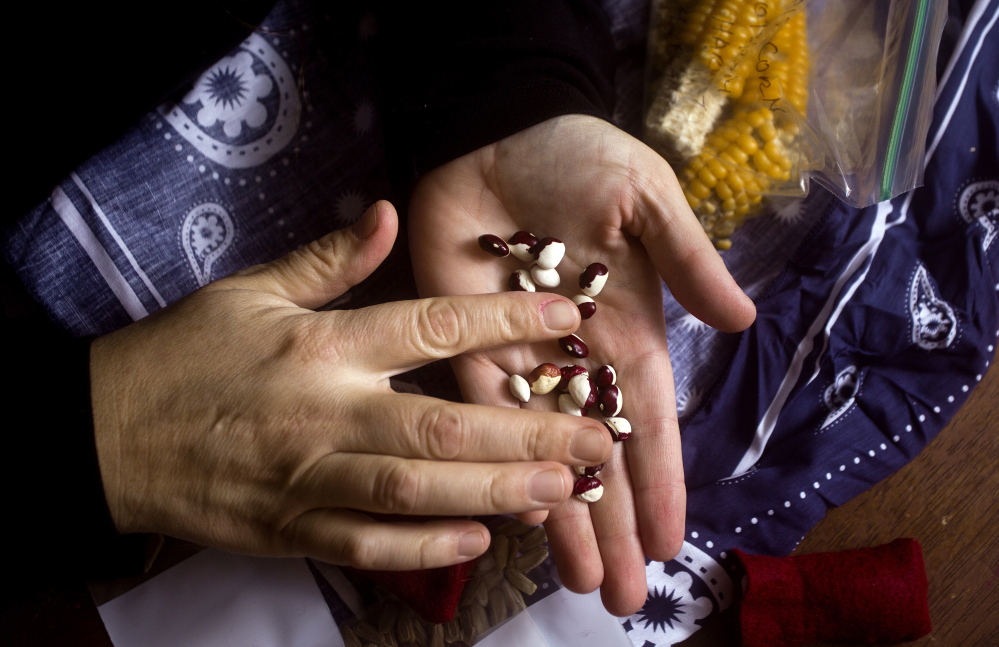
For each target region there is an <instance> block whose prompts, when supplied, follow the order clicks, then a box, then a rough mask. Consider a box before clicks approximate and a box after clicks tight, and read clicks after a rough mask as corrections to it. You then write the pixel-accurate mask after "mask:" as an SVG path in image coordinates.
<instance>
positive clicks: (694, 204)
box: [683, 189, 701, 209]
mask: <svg viewBox="0 0 999 647" xmlns="http://www.w3.org/2000/svg"><path fill="white" fill-rule="evenodd" d="M683 196H684V197H685V198H687V204H689V205H690V208H691V209H697V208H698V207H700V206H701V199H700V198H698V197H697V196H695V195H694V194H693V193H691V192H690V189H684V190H683Z"/></svg>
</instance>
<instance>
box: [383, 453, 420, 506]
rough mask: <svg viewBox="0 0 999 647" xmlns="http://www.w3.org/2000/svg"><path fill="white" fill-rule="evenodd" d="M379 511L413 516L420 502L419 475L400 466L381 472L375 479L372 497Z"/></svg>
mask: <svg viewBox="0 0 999 647" xmlns="http://www.w3.org/2000/svg"><path fill="white" fill-rule="evenodd" d="M373 500H374V503H375V505H376V506H377V507H378V508H379V510H382V511H385V512H394V513H398V514H413V513H414V512H416V509H417V506H418V503H419V501H420V475H419V473H417V472H416V471H414V470H411V469H407V468H406V467H405V466H404V465H402V464H397V465H393V466H391V467H389V468H386V469H384V470H382V471H381V472H380V473H379V474H378V476H377V477H376V478H375V491H374V495H373Z"/></svg>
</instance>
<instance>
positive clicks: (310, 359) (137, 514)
mask: <svg viewBox="0 0 999 647" xmlns="http://www.w3.org/2000/svg"><path fill="white" fill-rule="evenodd" d="M397 227H398V222H397V219H396V214H395V210H394V209H393V208H392V206H391V205H390V204H389V203H387V202H380V203H378V204H376V205H375V206H373V207H372V208H371V209H370V210H369V211H368V212H367V213H366V214H365V216H364V217H363V218H362V220H361V221H360V222H359V223H358V224H357V225H355V227H354V228H353V229H350V230H342V231H338V232H335V233H333V234H330V235H328V236H326V237H324V238H322V239H320V240H319V241H316V242H314V243H312V244H310V245H308V246H305V247H302V248H300V249H298V250H297V251H295V252H292V253H291V254H289V255H288V256H286V257H284V258H281V259H279V260H277V261H275V262H273V263H269V264H266V265H261V266H257V267H253V268H250V269H248V270H245V271H242V272H239V273H237V274H235V275H233V276H230V277H227V278H225V279H222V280H219V281H217V282H215V283H212V284H210V285H208V286H206V287H205V288H203V289H201V290H198V291H197V292H195V293H193V294H192V295H190V296H189V297H187V298H185V299H183V300H181V301H179V302H178V303H176V304H174V305H172V306H170V307H168V308H165V309H164V310H162V311H160V312H158V313H156V314H154V315H152V316H150V317H148V318H146V319H144V320H141V321H139V322H137V323H135V324H133V325H130V326H128V327H126V328H124V329H122V330H120V331H118V332H116V333H113V334H111V335H108V336H106V337H103V338H101V339H99V340H97V341H96V342H95V343H94V345H93V347H92V351H91V378H92V380H91V381H92V400H93V405H94V422H95V438H96V443H97V449H98V456H99V462H100V469H101V475H102V478H103V482H104V487H105V494H106V496H107V500H108V504H109V507H110V509H111V513H112V518H113V520H114V522H115V524H116V526H117V528H118V530H119V531H121V532H161V533H164V534H169V535H173V536H176V537H180V538H183V539H188V540H191V541H195V542H198V543H202V544H206V545H211V546H216V547H219V548H223V549H227V550H232V551H235V552H242V553H249V554H256V555H274V556H303V555H304V556H310V557H315V558H318V559H321V560H324V561H327V562H330V563H335V564H346V565H351V566H355V567H359V568H368V569H383V570H394V569H415V568H430V567H436V566H442V565H447V564H453V563H457V562H461V561H466V560H468V559H471V558H473V557H475V556H477V555H480V554H481V553H482V552H483V551H485V549H486V548H487V547H488V544H489V533H488V532H487V530H486V529H485V528H484V527H483V526H482V525H481V524H478V523H476V522H473V521H470V520H465V519H461V518H451V519H434V520H429V521H426V522H424V523H416V522H406V523H404V522H389V521H386V520H385V518H386V517H383V516H381V515H382V514H386V515H393V516H391V517H388V518H393V519H394V518H396V517H394V515H396V514H404V515H425V516H426V515H429V516H432V517H435V518H436V517H460V516H463V515H480V514H495V513H510V512H513V513H520V512H525V511H532V510H544V509H548V508H550V507H552V506H554V505H556V504H558V503H560V502H562V501H565V500H566V498H567V497H568V496H569V495H570V493H571V488H572V475H571V472H570V470H569V469H568V468H567V467H566V466H565V464H567V463H569V464H571V463H577V462H584V463H589V464H594V463H597V462H599V461H600V460H602V459H603V458H605V457H606V456H607V455H608V454H609V452H610V450H611V442H610V440H609V439H607V438H606V434H605V433H604V432H603V430H602V429H601V427H600V425H599V423H597V422H596V421H592V420H589V421H582V420H580V419H575V420H573V419H570V418H569V417H568V416H563V415H559V414H555V413H547V414H541V413H536V412H528V411H516V410H512V409H509V408H502V409H491V408H487V407H483V406H477V405H471V404H458V403H450V402H445V401H441V400H436V399H433V398H429V397H423V396H416V395H407V394H399V393H394V392H393V391H392V390H391V388H390V387H389V378H390V377H391V376H393V375H395V374H398V373H400V372H403V371H406V370H409V369H412V368H415V367H416V366H419V365H421V364H424V363H427V362H429V361H432V360H436V359H441V358H446V357H450V356H453V355H455V354H458V353H462V352H468V351H482V350H485V349H488V348H491V347H496V346H499V345H502V344H510V343H534V342H539V341H541V340H546V339H547V340H550V339H554V338H556V337H559V336H562V335H564V334H567V333H568V332H569V331H571V330H573V329H575V328H576V327H577V326H578V325H579V317H578V313H577V312H576V311H575V307H574V306H573V304H572V302H571V301H568V300H566V299H562V298H559V297H556V296H554V295H543V294H506V295H482V296H476V297H442V298H434V299H423V300H417V301H409V302H397V303H389V304H384V305H378V306H372V307H369V308H363V309H359V310H352V311H332V312H315V311H313V310H310V308H316V307H319V306H321V305H323V304H324V303H327V302H329V301H331V300H332V299H334V298H335V297H337V296H338V295H340V294H342V293H343V292H344V291H345V290H347V289H349V288H350V287H351V286H353V285H354V284H356V283H358V282H359V281H361V280H362V279H363V278H364V277H365V276H367V275H368V274H369V273H370V272H371V271H372V270H373V269H374V268H375V267H376V266H377V265H378V264H379V263H381V262H382V260H383V259H384V258H385V256H386V255H387V254H388V252H389V250H390V249H391V246H392V242H393V241H394V239H395V236H396V232H397Z"/></svg>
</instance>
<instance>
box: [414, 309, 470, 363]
mask: <svg viewBox="0 0 999 647" xmlns="http://www.w3.org/2000/svg"><path fill="white" fill-rule="evenodd" d="M467 330H468V321H467V316H466V315H465V313H464V312H463V311H462V310H461V309H460V308H458V307H456V306H455V305H454V304H453V303H451V302H449V301H447V300H443V299H429V300H427V302H426V303H424V304H423V307H422V308H421V309H420V313H419V320H418V323H417V326H416V338H415V339H414V340H413V341H414V345H415V346H416V347H417V348H418V349H419V350H420V351H422V352H423V353H424V354H426V355H427V356H428V357H434V358H441V357H450V356H451V355H454V354H456V351H457V349H460V348H461V346H462V342H463V341H464V339H465V336H466V334H467Z"/></svg>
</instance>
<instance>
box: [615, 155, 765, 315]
mask: <svg viewBox="0 0 999 647" xmlns="http://www.w3.org/2000/svg"><path fill="white" fill-rule="evenodd" d="M649 152H650V153H651V151H649ZM652 155H655V153H652ZM647 163H648V164H649V165H650V166H647V167H646V170H647V171H651V172H649V173H648V174H647V177H649V178H654V179H653V180H652V181H650V182H647V183H645V184H644V186H642V187H640V188H639V189H638V190H637V191H636V193H637V194H638V195H637V196H636V200H635V203H636V214H635V215H636V217H635V218H634V219H633V220H632V222H631V223H629V225H630V226H629V227H627V228H626V230H627V231H628V233H629V234H631V235H633V236H635V237H637V238H639V239H640V240H641V241H642V245H643V246H644V247H645V249H646V251H647V252H648V254H649V256H650V257H651V259H652V262H653V264H654V265H655V267H656V270H657V271H658V272H659V275H660V276H661V277H662V279H663V280H664V281H665V282H666V285H668V286H669V288H670V292H672V294H673V296H674V298H676V300H677V301H678V302H679V303H680V305H682V306H683V307H684V308H685V309H686V310H687V312H689V313H691V314H692V315H694V316H695V317H697V318H698V319H700V320H701V321H703V322H704V323H706V324H708V325H709V326H712V327H713V328H717V329H718V330H723V331H726V332H737V331H740V330H744V329H745V328H747V327H749V325H750V324H752V323H753V319H755V318H756V306H754V305H753V302H752V301H751V300H750V298H749V297H748V296H746V294H745V293H744V292H743V291H742V289H741V288H739V285H738V284H737V283H736V282H735V279H734V278H732V275H731V274H730V273H729V271H728V268H726V267H725V263H724V262H723V261H722V258H721V256H720V255H719V254H718V252H717V250H715V248H714V245H712V244H711V241H710V240H709V239H708V237H707V235H706V234H705V233H704V229H703V228H702V227H701V225H700V223H699V222H698V220H697V217H696V216H695V215H694V213H693V212H692V211H691V210H690V206H689V205H688V204H687V199H686V198H685V197H684V195H683V192H682V191H681V189H680V185H679V183H678V182H677V180H676V176H675V175H674V174H673V172H672V169H670V168H669V165H668V164H667V163H666V162H665V160H663V159H662V158H660V157H658V155H656V158H655V159H654V160H652V161H648V162H647ZM654 164H659V165H660V166H661V168H656V167H655V166H654Z"/></svg>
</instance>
